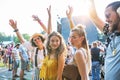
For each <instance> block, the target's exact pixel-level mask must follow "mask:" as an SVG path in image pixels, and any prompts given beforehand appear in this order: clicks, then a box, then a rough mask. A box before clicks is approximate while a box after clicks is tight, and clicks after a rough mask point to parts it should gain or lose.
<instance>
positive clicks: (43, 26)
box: [38, 21, 48, 32]
mask: <svg viewBox="0 0 120 80" xmlns="http://www.w3.org/2000/svg"><path fill="white" fill-rule="evenodd" d="M38 23H39V24H40V25H41V27H42V28H43V30H44V31H45V32H48V31H47V28H46V26H45V25H44V24H43V23H42V22H41V21H38Z"/></svg>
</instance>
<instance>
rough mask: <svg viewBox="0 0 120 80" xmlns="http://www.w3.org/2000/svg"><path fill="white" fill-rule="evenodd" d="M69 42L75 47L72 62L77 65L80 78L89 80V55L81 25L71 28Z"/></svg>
mask: <svg viewBox="0 0 120 80" xmlns="http://www.w3.org/2000/svg"><path fill="white" fill-rule="evenodd" d="M70 42H71V44H72V46H73V47H75V48H76V51H75V54H74V60H73V64H75V65H76V66H77V68H78V71H79V74H80V76H81V80H89V72H90V70H91V56H90V51H89V47H88V43H87V39H86V33H85V30H84V28H83V25H79V26H76V27H75V28H73V29H72V30H71V32H70Z"/></svg>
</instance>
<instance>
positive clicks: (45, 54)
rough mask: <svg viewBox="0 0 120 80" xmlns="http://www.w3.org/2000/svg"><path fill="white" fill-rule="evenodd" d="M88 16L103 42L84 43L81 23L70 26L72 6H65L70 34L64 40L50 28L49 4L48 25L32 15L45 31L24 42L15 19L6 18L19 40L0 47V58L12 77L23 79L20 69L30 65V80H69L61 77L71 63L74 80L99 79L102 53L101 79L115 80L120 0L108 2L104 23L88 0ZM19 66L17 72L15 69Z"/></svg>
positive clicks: (119, 52) (117, 68)
mask: <svg viewBox="0 0 120 80" xmlns="http://www.w3.org/2000/svg"><path fill="white" fill-rule="evenodd" d="M90 2H91V5H90V11H89V14H90V19H91V20H92V22H93V23H94V24H95V25H96V27H98V28H99V29H100V30H101V31H102V32H104V33H105V35H106V36H107V39H106V41H107V45H105V44H103V43H102V42H100V41H94V42H93V43H92V44H88V40H87V37H86V31H85V24H84V25H83V24H78V25H74V22H73V20H72V13H73V8H72V7H71V6H68V10H66V16H67V18H68V21H69V24H70V36H69V38H68V43H65V40H64V38H63V36H62V35H61V34H60V33H59V32H56V31H53V30H52V24H51V23H52V15H51V6H49V8H47V13H48V26H47V27H46V26H45V24H44V23H43V22H42V21H41V20H40V19H39V17H38V16H36V15H32V18H33V20H34V21H37V22H38V23H39V24H40V26H41V27H42V28H43V30H44V32H45V33H46V34H41V33H35V34H33V35H32V36H31V38H30V40H29V41H27V40H25V39H24V37H23V36H22V35H21V32H20V30H19V27H18V25H17V21H15V20H13V19H10V20H9V24H10V26H11V27H12V28H13V30H14V32H15V33H16V35H17V37H18V39H19V40H20V43H18V44H16V45H14V44H10V45H7V46H6V47H4V49H3V48H1V47H0V59H1V60H2V58H3V62H4V63H5V65H7V63H8V70H9V71H11V70H12V79H13V80H15V78H16V77H20V80H25V78H24V72H25V70H29V69H30V67H31V66H30V65H29V64H30V63H31V64H32V66H33V71H32V73H33V74H32V77H31V80H69V79H67V78H65V77H63V71H64V66H66V65H75V66H76V67H77V70H78V72H79V75H80V78H79V79H77V80H90V77H89V75H90V73H91V74H92V80H100V70H101V59H100V57H101V55H104V56H103V57H104V59H105V63H104V62H103V63H102V65H104V70H105V75H104V80H119V78H120V77H119V75H120V68H119V64H120V58H119V56H120V49H119V47H120V45H119V43H120V41H119V40H120V39H119V38H120V37H119V36H120V16H119V15H120V1H116V2H112V3H110V4H109V5H108V6H107V7H106V8H105V17H106V22H107V24H106V23H105V22H103V21H102V20H101V19H100V18H99V16H98V15H97V12H96V9H95V4H94V0H90ZM19 64H21V65H20V67H21V68H20V74H19V75H18V74H17V73H18V72H17V71H18V68H19Z"/></svg>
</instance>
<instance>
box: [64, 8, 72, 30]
mask: <svg viewBox="0 0 120 80" xmlns="http://www.w3.org/2000/svg"><path fill="white" fill-rule="evenodd" d="M68 9H69V10H66V15H67V18H68V20H69V23H70V29H72V28H74V23H73V20H72V13H73V8H72V7H71V6H68Z"/></svg>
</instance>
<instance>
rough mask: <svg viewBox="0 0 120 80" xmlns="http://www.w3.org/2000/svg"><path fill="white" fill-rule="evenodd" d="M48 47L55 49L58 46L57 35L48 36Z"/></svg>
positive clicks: (58, 39)
mask: <svg viewBox="0 0 120 80" xmlns="http://www.w3.org/2000/svg"><path fill="white" fill-rule="evenodd" d="M49 45H50V47H51V48H52V50H55V49H57V48H58V47H59V46H60V38H59V37H57V36H52V37H51V38H50V43H49Z"/></svg>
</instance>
